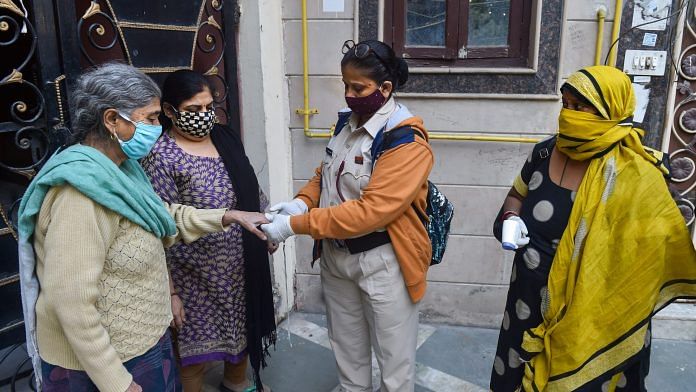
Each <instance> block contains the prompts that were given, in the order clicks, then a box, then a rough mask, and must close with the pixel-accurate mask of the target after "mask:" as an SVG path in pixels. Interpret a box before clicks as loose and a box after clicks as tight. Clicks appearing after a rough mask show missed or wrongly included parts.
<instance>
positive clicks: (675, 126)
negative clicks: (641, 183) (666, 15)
mask: <svg viewBox="0 0 696 392" xmlns="http://www.w3.org/2000/svg"><path fill="white" fill-rule="evenodd" d="M695 12H696V9H694V7H693V6H691V7H690V8H689V9H688V12H687V15H686V17H685V23H684V26H683V28H684V32H683V38H682V46H681V48H677V49H678V50H679V58H678V61H676V62H675V65H676V66H677V75H676V77H677V79H676V83H677V84H676V86H677V88H676V91H675V94H677V97H676V104H675V106H674V108H672V110H671V113H669V115H671V116H672V126H671V129H668V130H667V132H666V133H665V137H666V138H667V140H666V143H667V144H668V145H669V150H668V151H669V154H670V157H671V165H672V180H671V188H672V190H673V194H674V197H675V200H676V202H677V206H678V207H679V209H680V210H681V212H682V215H683V216H684V219H685V220H686V223H687V225H689V226H690V227H691V229H692V230H694V221H695V220H696V213H695V210H696V209H695V207H694V201H695V199H696V192H695V190H696V90H694V87H692V82H694V81H696V30H695V29H694V26H695V24H696V14H695Z"/></svg>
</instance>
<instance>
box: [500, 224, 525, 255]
mask: <svg viewBox="0 0 696 392" xmlns="http://www.w3.org/2000/svg"><path fill="white" fill-rule="evenodd" d="M508 221H510V222H511V223H512V222H514V223H516V228H515V230H514V231H512V232H509V233H508V232H506V228H505V226H506V225H505V222H508ZM505 222H503V243H504V244H505V245H507V244H512V245H513V246H514V247H511V248H505V246H503V247H504V248H505V249H507V250H515V249H519V248H522V247H524V246H526V245H527V244H529V237H528V236H527V235H528V234H529V231H528V230H527V225H525V224H524V221H523V220H522V218H520V217H519V216H511V217H509V218H507V219H506V220H505Z"/></svg>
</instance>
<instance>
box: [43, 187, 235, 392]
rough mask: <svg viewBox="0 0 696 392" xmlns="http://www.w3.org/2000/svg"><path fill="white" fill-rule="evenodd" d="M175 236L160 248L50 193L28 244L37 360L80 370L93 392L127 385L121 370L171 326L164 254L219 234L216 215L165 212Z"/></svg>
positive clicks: (63, 193)
mask: <svg viewBox="0 0 696 392" xmlns="http://www.w3.org/2000/svg"><path fill="white" fill-rule="evenodd" d="M168 209H169V211H170V213H171V214H172V216H173V217H174V220H175V221H176V226H177V234H176V235H175V236H173V237H167V238H165V239H164V240H162V239H160V238H157V237H156V236H154V235H153V234H152V233H150V232H148V231H146V230H145V229H143V228H142V227H140V226H138V225H136V224H134V223H132V222H130V221H129V220H127V219H125V218H123V217H122V216H120V215H118V214H117V213H115V212H113V211H111V210H108V209H106V208H104V207H102V206H101V205H99V204H97V203H95V202H94V201H92V200H91V199H89V198H88V197H86V196H84V195H83V194H81V193H80V192H78V191H77V190H76V189H75V188H73V187H71V186H69V185H64V186H58V187H54V188H52V189H51V190H50V191H49V192H48V194H47V195H46V198H45V199H44V202H43V205H42V207H41V211H40V213H39V216H38V220H37V226H36V231H35V237H34V248H35V251H36V261H37V264H36V273H37V277H38V280H39V284H40V287H41V289H40V292H39V298H38V301H37V303H36V319H37V339H38V348H39V355H40V356H41V358H42V359H43V360H44V361H46V362H48V363H50V364H53V365H58V366H61V367H64V368H67V369H74V370H84V371H86V372H87V374H88V375H89V377H90V379H91V380H92V381H93V382H94V383H95V385H96V386H97V388H99V390H100V391H107V392H111V391H114V392H123V391H125V390H126V389H127V388H128V386H129V385H130V383H131V381H132V377H131V375H130V374H129V373H128V371H127V370H126V368H125V367H124V366H123V362H125V361H128V360H129V359H132V358H134V357H137V356H139V355H142V354H144V353H145V352H146V351H148V350H149V349H150V348H152V347H153V346H154V345H155V344H156V343H157V342H158V340H159V339H160V338H161V337H162V335H163V334H164V333H165V331H166V329H167V326H168V325H169V323H170V322H171V320H172V314H171V304H170V295H169V282H168V272H167V265H166V259H165V254H164V246H169V245H172V244H174V243H175V242H177V241H180V240H181V241H184V242H192V241H195V240H196V239H198V238H199V237H201V236H203V235H205V234H207V233H212V232H217V231H222V230H224V229H223V227H222V216H223V215H224V212H225V210H224V209H217V210H198V209H196V208H193V207H188V206H183V205H178V204H172V205H169V206H168Z"/></svg>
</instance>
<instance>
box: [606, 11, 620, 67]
mask: <svg viewBox="0 0 696 392" xmlns="http://www.w3.org/2000/svg"><path fill="white" fill-rule="evenodd" d="M621 14H623V0H616V3H615V5H614V24H613V25H612V27H611V43H612V46H611V50H610V51H609V64H608V65H609V66H611V67H615V66H616V53H617V51H618V48H619V43H618V42H616V40H617V39H618V38H619V31H620V30H621ZM615 42H616V44H614V43H615Z"/></svg>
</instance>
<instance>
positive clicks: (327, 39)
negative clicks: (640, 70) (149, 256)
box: [282, 0, 613, 326]
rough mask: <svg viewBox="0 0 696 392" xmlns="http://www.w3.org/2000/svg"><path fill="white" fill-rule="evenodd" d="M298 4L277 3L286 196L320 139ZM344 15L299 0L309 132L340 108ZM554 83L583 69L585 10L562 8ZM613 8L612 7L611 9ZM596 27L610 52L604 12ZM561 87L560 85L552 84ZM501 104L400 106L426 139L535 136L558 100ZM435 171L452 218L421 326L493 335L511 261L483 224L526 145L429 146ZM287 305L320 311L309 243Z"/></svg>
mask: <svg viewBox="0 0 696 392" xmlns="http://www.w3.org/2000/svg"><path fill="white" fill-rule="evenodd" d="M300 3H301V2H300V1H287V2H286V1H284V2H283V6H282V7H283V9H282V18H283V46H284V50H285V52H284V53H285V73H286V77H287V86H288V94H289V98H288V103H289V107H288V108H287V110H288V112H289V113H290V118H289V132H290V134H291V146H290V151H291V153H292V178H293V186H294V188H295V189H297V188H299V187H300V186H301V185H302V184H303V183H304V181H305V180H306V179H308V178H309V177H310V176H311V175H312V173H313V169H314V167H315V166H317V165H318V163H319V162H320V160H321V158H322V154H323V147H324V145H325V143H326V140H325V139H308V138H306V137H305V136H304V135H303V133H302V118H301V117H300V116H299V115H297V114H295V109H297V108H300V107H301V106H302V32H301V20H300V18H301V11H300ZM345 3H346V4H345V7H346V12H344V13H341V14H325V13H323V12H321V5H322V1H321V0H308V17H309V24H308V26H309V51H310V52H309V53H310V54H309V61H310V63H309V72H310V80H309V86H310V106H311V107H312V108H317V109H318V110H319V114H317V115H314V116H312V117H311V121H310V126H311V128H312V129H328V128H329V127H330V126H331V125H332V124H333V123H334V122H335V118H336V111H337V110H338V109H339V108H341V107H343V106H345V102H344V101H343V86H342V84H341V81H340V67H339V62H340V59H341V52H340V47H341V44H342V43H343V41H345V40H346V39H352V38H354V36H355V33H356V32H355V30H354V25H355V19H354V14H355V10H354V3H353V1H352V0H347V1H346V2H345ZM565 3H566V4H567V5H566V10H565V17H564V26H563V37H562V39H563V42H562V54H561V58H562V64H559V66H560V67H561V77H562V78H565V77H567V75H568V74H569V73H571V72H572V71H574V70H576V69H578V68H581V67H583V66H587V65H591V63H592V62H593V60H594V43H595V37H596V30H597V23H596V21H595V16H594V15H595V11H594V3H595V2H594V1H575V0H573V1H568V0H567V1H566V2H565ZM612 3H613V2H612ZM608 8H610V11H609V15H608V16H609V17H608V20H607V22H606V26H605V33H606V39H605V52H606V49H607V47H608V46H609V42H608V41H609V34H610V32H611V20H612V18H613V11H612V10H611V6H609V7H608ZM561 82H562V80H559V84H560V83H561ZM506 98H507V99H496V98H490V97H488V96H487V97H485V98H477V97H476V96H462V97H447V98H442V97H438V96H432V97H422V96H418V97H415V96H407V95H403V94H402V95H401V96H400V97H399V100H400V101H401V102H402V103H404V104H405V105H407V106H408V107H409V108H410V109H411V111H412V112H413V113H415V114H417V115H419V116H422V117H423V118H424V120H425V124H426V126H427V127H428V129H429V130H431V131H447V132H462V133H477V134H480V133H483V134H503V135H524V136H540V137H541V136H542V135H546V134H551V133H553V132H554V131H555V129H556V117H557V114H558V110H559V108H560V103H559V101H558V99H557V98H554V97H551V98H549V97H543V98H542V99H539V98H536V97H534V96H520V97H516V98H515V97H513V99H510V97H506ZM432 145H433V147H434V150H435V154H436V164H435V167H434V169H433V172H432V175H431V179H432V180H433V181H434V182H436V183H437V184H438V185H440V186H441V189H442V190H443V191H444V192H445V194H447V196H448V197H449V198H450V199H451V200H452V201H453V203H454V204H455V209H456V215H455V219H454V222H453V225H452V231H451V236H450V242H449V245H448V250H447V254H446V256H445V261H444V263H443V264H441V265H439V266H436V267H433V268H431V269H430V272H429V275H428V280H429V287H428V293H427V294H426V297H425V299H424V300H423V302H422V305H421V311H422V313H423V319H424V320H426V319H427V320H432V321H444V322H451V323H457V324H469V325H481V326H497V325H498V324H499V322H500V318H501V315H502V310H503V306H504V302H505V295H506V292H507V286H506V284H507V282H508V280H509V274H510V270H511V262H512V254H511V253H507V252H503V251H502V250H501V249H500V246H499V244H498V243H497V241H496V240H495V239H494V238H493V237H492V236H491V224H492V221H493V219H494V217H495V214H496V213H497V211H498V209H499V207H500V204H501V203H502V201H503V199H504V197H505V194H506V193H507V191H508V189H509V187H510V185H511V184H512V180H513V178H514V177H515V176H516V174H517V173H518V172H519V169H520V167H521V163H522V161H523V160H524V158H525V157H526V155H527V154H528V152H529V150H530V149H531V145H529V144H519V143H484V142H462V141H433V142H432ZM296 245H297V252H296V256H297V259H296V266H297V267H296V272H297V275H296V282H295V284H296V305H297V306H298V308H299V309H302V310H306V311H317V312H321V311H323V303H322V300H321V290H320V286H319V277H318V275H317V274H318V272H319V270H318V266H317V267H316V268H314V269H312V268H310V261H311V240H310V239H309V238H307V237H304V238H299V239H298V240H297V243H296Z"/></svg>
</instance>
